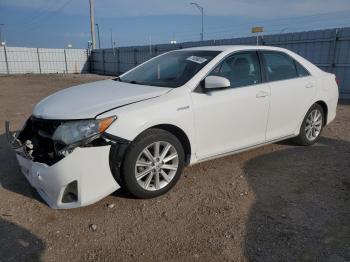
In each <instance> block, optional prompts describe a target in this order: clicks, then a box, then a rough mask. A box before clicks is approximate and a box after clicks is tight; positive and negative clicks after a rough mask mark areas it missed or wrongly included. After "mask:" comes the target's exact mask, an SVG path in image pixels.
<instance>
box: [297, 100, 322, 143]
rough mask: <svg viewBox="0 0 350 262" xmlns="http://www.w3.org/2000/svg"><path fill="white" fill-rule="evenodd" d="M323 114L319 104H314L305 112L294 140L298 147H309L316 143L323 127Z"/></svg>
mask: <svg viewBox="0 0 350 262" xmlns="http://www.w3.org/2000/svg"><path fill="white" fill-rule="evenodd" d="M324 119H325V118H324V112H323V109H322V107H321V106H320V105H319V104H314V105H313V106H312V107H311V108H310V109H309V111H308V112H307V114H306V116H305V118H304V121H303V123H302V125H301V127H300V131H299V135H298V136H297V137H296V138H294V142H295V143H296V144H298V145H302V146H309V145H312V144H314V143H316V142H317V140H318V139H319V137H320V134H321V132H322V128H323V125H324Z"/></svg>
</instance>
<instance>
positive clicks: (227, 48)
mask: <svg viewBox="0 0 350 262" xmlns="http://www.w3.org/2000/svg"><path fill="white" fill-rule="evenodd" d="M182 50H202V51H239V50H285V49H284V48H280V47H274V46H261V45H259V46H256V45H217V46H199V47H190V48H184V49H182Z"/></svg>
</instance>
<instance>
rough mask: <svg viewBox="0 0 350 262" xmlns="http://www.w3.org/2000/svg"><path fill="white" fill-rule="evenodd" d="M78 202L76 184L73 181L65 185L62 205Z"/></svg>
mask: <svg viewBox="0 0 350 262" xmlns="http://www.w3.org/2000/svg"><path fill="white" fill-rule="evenodd" d="M77 201H78V182H77V181H76V180H75V181H73V182H71V183H69V184H68V185H67V187H66V188H65V190H64V192H63V197H62V203H72V202H77Z"/></svg>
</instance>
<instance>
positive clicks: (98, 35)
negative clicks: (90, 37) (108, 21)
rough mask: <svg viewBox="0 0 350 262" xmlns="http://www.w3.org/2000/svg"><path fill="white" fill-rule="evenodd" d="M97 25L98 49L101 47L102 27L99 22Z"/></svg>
mask: <svg viewBox="0 0 350 262" xmlns="http://www.w3.org/2000/svg"><path fill="white" fill-rule="evenodd" d="M96 27H97V38H98V49H100V48H101V39H100V27H99V25H98V24H96Z"/></svg>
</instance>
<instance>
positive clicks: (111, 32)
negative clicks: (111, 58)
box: [109, 28, 114, 48]
mask: <svg viewBox="0 0 350 262" xmlns="http://www.w3.org/2000/svg"><path fill="white" fill-rule="evenodd" d="M109 31H110V32H111V48H113V47H114V46H113V31H112V28H110V29H109Z"/></svg>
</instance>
